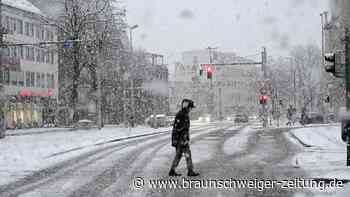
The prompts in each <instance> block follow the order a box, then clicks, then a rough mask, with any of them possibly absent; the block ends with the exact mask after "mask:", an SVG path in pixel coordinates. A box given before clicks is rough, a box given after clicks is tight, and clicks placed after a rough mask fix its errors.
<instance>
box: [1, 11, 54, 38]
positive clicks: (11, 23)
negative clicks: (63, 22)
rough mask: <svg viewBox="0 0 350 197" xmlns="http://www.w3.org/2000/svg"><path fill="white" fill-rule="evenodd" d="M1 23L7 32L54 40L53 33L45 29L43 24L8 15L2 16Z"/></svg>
mask: <svg viewBox="0 0 350 197" xmlns="http://www.w3.org/2000/svg"><path fill="white" fill-rule="evenodd" d="M2 24H4V26H5V28H6V29H7V30H8V31H9V34H21V35H26V36H29V37H35V38H37V39H39V40H46V41H47V40H49V41H53V40H54V33H53V32H52V31H49V30H47V29H45V28H44V27H43V25H37V24H33V23H30V22H25V21H23V20H22V19H18V18H15V17H10V16H3V21H2Z"/></svg>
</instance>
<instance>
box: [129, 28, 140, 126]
mask: <svg viewBox="0 0 350 197" xmlns="http://www.w3.org/2000/svg"><path fill="white" fill-rule="evenodd" d="M138 27H139V26H138V25H133V26H131V27H129V30H130V53H131V61H132V63H131V64H132V68H131V70H133V69H134V66H135V60H134V57H133V56H134V50H133V45H132V41H133V40H132V31H133V30H134V29H136V28H138ZM130 82H131V117H132V119H131V126H132V127H134V122H135V101H134V78H133V77H131V81H130Z"/></svg>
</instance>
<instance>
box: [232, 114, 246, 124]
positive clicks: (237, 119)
mask: <svg viewBox="0 0 350 197" xmlns="http://www.w3.org/2000/svg"><path fill="white" fill-rule="evenodd" d="M234 121H235V123H246V122H248V121H249V120H248V116H247V115H245V114H237V115H236V116H235V119H234Z"/></svg>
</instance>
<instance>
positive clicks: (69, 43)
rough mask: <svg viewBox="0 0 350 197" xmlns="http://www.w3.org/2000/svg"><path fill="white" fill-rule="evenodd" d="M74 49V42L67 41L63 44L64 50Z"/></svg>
mask: <svg viewBox="0 0 350 197" xmlns="http://www.w3.org/2000/svg"><path fill="white" fill-rule="evenodd" d="M72 47H73V42H72V41H71V40H66V41H64V43H63V48H65V49H68V48H72Z"/></svg>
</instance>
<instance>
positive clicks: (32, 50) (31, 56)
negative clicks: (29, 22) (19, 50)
mask: <svg viewBox="0 0 350 197" xmlns="http://www.w3.org/2000/svg"><path fill="white" fill-rule="evenodd" d="M29 49H30V50H29V52H30V60H32V61H35V55H34V47H30V48H29Z"/></svg>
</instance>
